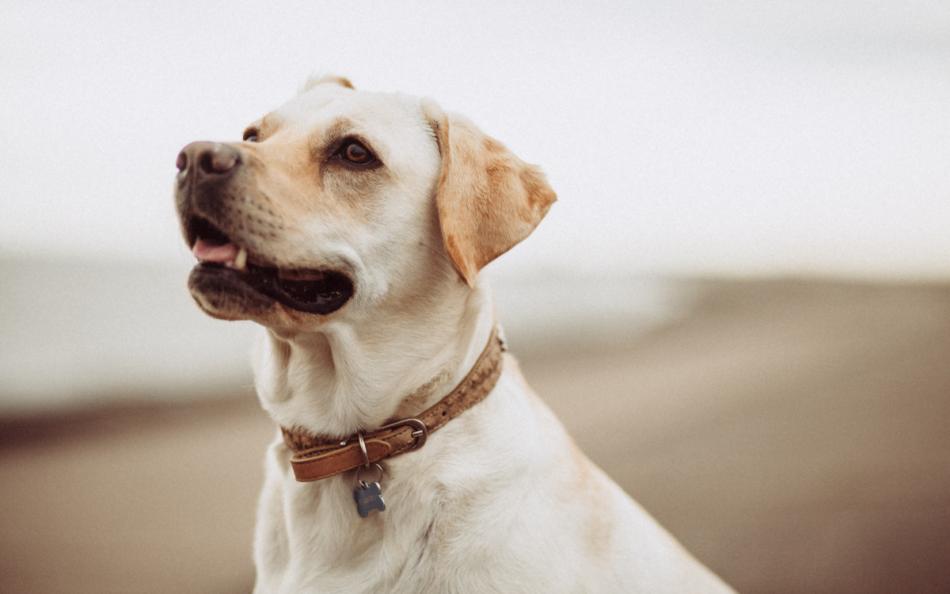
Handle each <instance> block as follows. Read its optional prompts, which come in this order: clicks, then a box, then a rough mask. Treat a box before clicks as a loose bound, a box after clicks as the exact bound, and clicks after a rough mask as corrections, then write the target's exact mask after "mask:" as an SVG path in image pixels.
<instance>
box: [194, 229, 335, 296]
mask: <svg viewBox="0 0 950 594" xmlns="http://www.w3.org/2000/svg"><path fill="white" fill-rule="evenodd" d="M186 235H187V240H188V242H189V244H190V245H191V251H192V254H194V256H195V258H197V260H198V265H197V266H196V267H195V270H194V271H193V272H192V275H196V274H197V275H210V276H213V277H215V278H216V279H218V280H219V281H224V284H225V285H228V284H232V282H238V283H240V284H241V285H243V286H244V287H247V288H250V289H252V290H254V291H255V292H257V293H259V294H261V295H264V296H266V297H269V298H271V299H273V300H275V301H278V302H280V303H282V304H283V305H286V306H287V307H290V308H292V309H296V310H299V311H304V312H308V313H316V314H321V315H325V314H329V313H332V312H334V311H336V310H338V309H340V308H341V307H343V305H344V304H345V303H346V302H347V301H349V299H350V297H352V296H353V292H354V287H353V282H352V281H351V280H350V278H349V277H348V276H347V275H345V274H343V273H341V272H337V271H334V270H314V269H306V268H279V267H276V266H268V265H264V264H262V263H260V262H261V261H260V260H259V259H257V258H255V257H254V256H253V255H250V254H249V253H248V251H247V249H246V248H245V247H243V246H240V245H238V244H237V243H235V242H234V241H232V240H231V238H230V237H228V236H227V234H225V233H224V231H222V230H221V229H219V228H218V227H216V226H215V225H214V224H213V223H211V222H210V221H208V220H207V219H204V218H201V217H197V216H194V217H191V218H190V219H189V220H188V222H187V225H186ZM221 284H222V283H221V282H218V283H216V284H215V286H216V287H219V288H220V287H221Z"/></svg>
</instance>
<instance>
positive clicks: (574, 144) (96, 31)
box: [0, 0, 950, 277]
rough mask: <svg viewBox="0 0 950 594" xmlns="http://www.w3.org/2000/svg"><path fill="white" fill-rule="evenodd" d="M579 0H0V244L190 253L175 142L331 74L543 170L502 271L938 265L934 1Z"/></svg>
mask: <svg viewBox="0 0 950 594" xmlns="http://www.w3.org/2000/svg"><path fill="white" fill-rule="evenodd" d="M579 4H580V3H567V4H563V5H556V4H554V3H549V2H497V3H489V2H464V3H463V2H458V3H449V2H442V3H421V2H420V3H401V2H379V3H375V2H360V3H336V2H335V3H325V2H313V1H309V2H301V3H296V4H293V3H291V4H286V3H279V2H266V3H259V4H256V5H253V4H240V5H239V3H235V2H218V3H195V2H154V3H145V2H124V3H118V2H116V3H113V4H108V3H94V2H75V3H72V2H70V3H65V2H37V1H31V2H10V1H6V2H3V3H2V4H0V72H2V73H3V84H2V86H0V118H2V119H0V121H2V129H3V137H4V139H3V142H2V143H0V181H2V188H3V190H2V199H0V200H2V201H0V205H2V211H0V213H2V216H0V252H13V253H18V254H56V255H64V254H69V255H79V256H83V257H97V258H98V257H108V258H122V259H125V260H134V261H137V260H143V261H148V262H155V261H159V262H176V261H177V262H184V261H187V260H188V255H187V251H186V249H185V248H184V246H183V245H182V244H181V240H180V238H179V237H178V233H177V226H176V222H175V218H174V213H173V208H172V199H171V185H172V178H173V174H174V162H175V155H176V153H177V152H178V149H179V148H180V147H181V146H182V145H184V144H185V143H187V142H189V141H191V140H197V139H218V140H228V139H238V138H239V136H240V133H241V130H242V129H243V127H244V125H245V124H247V123H249V122H250V121H252V120H253V119H255V118H256V117H258V116H259V115H261V114H262V113H263V112H265V111H267V110H269V109H272V108H274V107H276V106H277V105H279V104H280V103H281V102H282V101H284V100H286V99H287V98H289V97H290V96H291V95H292V94H293V93H294V92H295V90H296V89H297V88H298V87H299V85H300V84H301V83H302V82H303V81H304V79H305V78H307V76H309V75H310V74H312V73H315V72H335V73H339V74H343V75H346V76H348V77H350V78H351V79H352V80H353V81H354V82H355V83H356V85H357V87H363V88H367V89H374V90H387V91H400V92H405V93H409V94H414V95H426V96H430V97H432V98H434V99H436V100H437V101H438V102H439V103H440V104H442V106H443V107H445V108H447V109H450V110H455V111H460V112H462V113H465V114H466V115H468V116H469V117H471V118H472V119H473V120H474V121H475V122H477V123H479V124H480V125H481V126H482V127H483V128H484V129H485V130H486V131H488V132H489V133H491V134H493V135H495V136H496V137H498V138H499V139H501V140H502V141H503V142H505V143H506V144H508V145H509V146H510V147H511V148H512V149H514V150H515V152H517V153H518V154H519V155H520V156H522V157H523V158H524V159H526V160H528V161H531V162H535V163H538V164H540V165H541V166H542V167H543V168H544V169H545V170H546V171H547V173H548V175H549V178H550V180H551V182H552V185H553V186H554V188H555V189H556V190H557V191H558V193H559V196H560V201H559V203H558V204H557V205H556V206H555V207H554V209H553V210H552V211H551V214H550V216H549V218H548V220H546V221H545V222H544V223H542V226H541V228H540V229H539V231H538V233H537V234H536V236H535V237H534V238H532V239H531V246H532V247H531V248H530V249H529V248H527V247H526V248H524V249H520V250H516V251H515V252H513V253H512V255H511V256H510V257H507V260H508V262H507V263H506V264H505V266H508V267H510V268H511V269H513V270H525V269H528V268H531V269H535V270H537V269H547V268H562V269H568V270H597V271H604V270H608V271H609V270H623V271H628V272H659V273H679V274H683V273H697V272H698V273H704V274H713V273H731V274H746V273H764V274H787V273H817V274H848V275H856V276H891V277H893V276H898V277H908V276H910V277H914V276H931V277H943V276H947V273H948V272H950V266H948V265H950V233H948V223H950V3H948V2H945V1H940V0H936V1H929V2H928V1H923V0H911V1H904V0H894V1H890V2H869V1H857V0H847V1H842V2H825V1H815V0H809V1H787V2H769V3H762V2H759V3H750V2H732V3H708V2H700V1H698V0H697V1H693V2H673V3H670V2H661V1H655V2H612V3H611V2H593V3H584V6H583V8H582V7H580V6H579ZM555 6H557V8H556V9H555V8H554V7H555Z"/></svg>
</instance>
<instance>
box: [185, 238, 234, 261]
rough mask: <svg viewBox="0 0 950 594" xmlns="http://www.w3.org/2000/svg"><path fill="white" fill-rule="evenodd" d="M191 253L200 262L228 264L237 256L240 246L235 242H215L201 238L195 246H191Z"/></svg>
mask: <svg viewBox="0 0 950 594" xmlns="http://www.w3.org/2000/svg"><path fill="white" fill-rule="evenodd" d="M191 253H192V254H194V256H195V258H197V259H198V261H199V262H213V263H215V264H226V263H228V262H233V261H234V259H235V258H236V257H237V254H238V246H236V245H234V244H233V243H224V244H220V245H219V244H214V243H210V242H208V241H205V240H204V239H200V238H199V239H198V241H196V242H195V247H193V248H191Z"/></svg>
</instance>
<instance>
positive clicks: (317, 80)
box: [300, 74, 353, 93]
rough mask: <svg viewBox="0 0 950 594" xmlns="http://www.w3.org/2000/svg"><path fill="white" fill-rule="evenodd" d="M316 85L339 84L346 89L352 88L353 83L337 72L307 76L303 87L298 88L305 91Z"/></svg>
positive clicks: (302, 91)
mask: <svg viewBox="0 0 950 594" xmlns="http://www.w3.org/2000/svg"><path fill="white" fill-rule="evenodd" d="M317 85H340V86H341V87H344V88H347V89H352V88H353V83H351V82H350V79H348V78H346V77H345V76H339V75H337V74H324V75H322V76H311V77H310V78H308V79H307V82H305V83H304V84H303V88H301V89H300V92H301V93H305V92H307V91H309V90H310V89H312V88H314V87H315V86H317Z"/></svg>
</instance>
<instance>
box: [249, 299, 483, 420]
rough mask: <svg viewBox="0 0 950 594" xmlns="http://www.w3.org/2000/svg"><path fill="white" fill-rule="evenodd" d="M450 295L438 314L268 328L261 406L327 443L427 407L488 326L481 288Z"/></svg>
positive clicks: (474, 351) (425, 309)
mask: <svg viewBox="0 0 950 594" xmlns="http://www.w3.org/2000/svg"><path fill="white" fill-rule="evenodd" d="M452 292H453V295H452V296H451V298H449V299H446V300H440V302H439V306H438V308H433V307H431V304H419V306H418V307H416V308H415V309H416V311H408V312H407V311H406V310H402V311H400V313H399V315H394V316H391V317H385V316H378V317H375V318H374V319H372V320H371V321H370V320H367V321H366V322H363V323H352V322H350V323H348V322H344V321H338V322H331V323H328V324H327V325H326V326H325V327H323V328H321V329H320V331H319V332H315V333H306V334H296V335H293V336H281V335H279V334H278V333H276V332H274V331H271V330H269V331H268V332H267V335H266V337H265V338H264V340H263V341H262V342H261V345H260V350H259V352H258V353H257V355H256V362H255V374H254V375H255V384H256V387H257V392H258V395H259V396H260V399H261V403H262V404H263V406H264V408H265V409H266V410H267V412H268V413H269V414H270V415H271V417H272V418H273V419H274V421H275V422H276V423H278V424H279V425H281V426H284V427H294V428H300V429H303V430H305V431H307V432H308V433H311V434H313V435H316V436H327V437H333V438H336V437H341V438H342V437H346V436H348V435H351V434H353V433H355V432H356V431H358V430H366V429H373V428H375V427H378V426H380V425H382V424H383V423H384V422H385V421H386V420H387V419H390V418H393V417H404V416H411V415H413V414H415V413H417V412H419V411H421V410H424V409H425V408H428V407H429V406H431V405H432V404H434V403H435V402H436V401H438V400H439V399H440V398H441V397H443V396H444V395H445V394H447V393H448V392H449V391H451V389H452V387H453V386H455V385H457V384H458V382H459V381H461V379H462V378H463V377H464V376H465V374H466V373H467V372H468V370H469V369H470V368H471V367H472V366H473V365H474V363H475V361H476V359H477V358H478V355H479V354H480V353H481V351H482V349H483V348H484V347H485V344H486V342H487V341H488V337H489V335H490V334H491V329H492V325H493V323H494V312H493V310H492V304H491V294H490V290H489V288H488V286H487V283H485V282H484V281H479V283H478V284H476V286H475V288H473V289H469V288H468V287H456V288H454V289H453V290H452Z"/></svg>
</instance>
